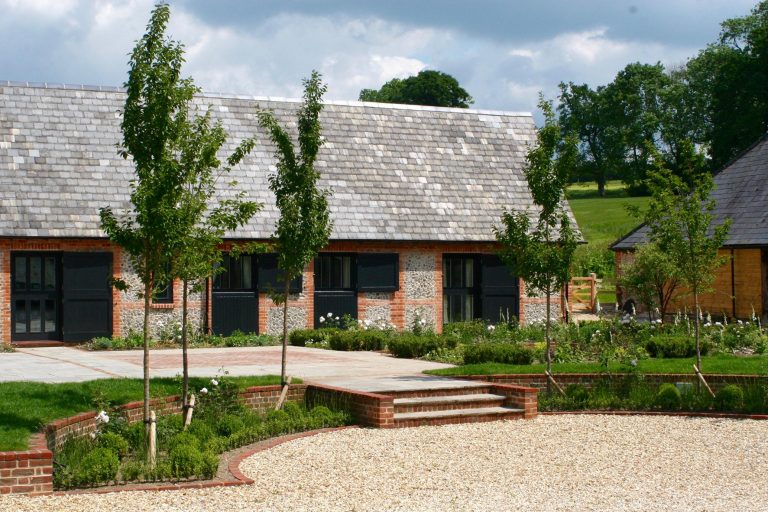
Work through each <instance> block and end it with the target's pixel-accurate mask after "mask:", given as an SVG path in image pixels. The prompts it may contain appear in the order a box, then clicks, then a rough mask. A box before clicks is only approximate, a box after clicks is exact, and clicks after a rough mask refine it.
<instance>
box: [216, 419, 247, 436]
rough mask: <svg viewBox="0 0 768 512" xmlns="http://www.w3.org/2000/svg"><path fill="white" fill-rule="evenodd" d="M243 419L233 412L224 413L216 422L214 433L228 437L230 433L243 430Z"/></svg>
mask: <svg viewBox="0 0 768 512" xmlns="http://www.w3.org/2000/svg"><path fill="white" fill-rule="evenodd" d="M244 426H245V425H244V424H243V420H242V419H240V417H239V416H235V415H234V414H225V415H224V416H222V417H221V419H220V420H219V422H218V423H217V424H216V433H217V434H218V435H220V436H223V437H229V436H231V435H232V434H234V433H236V432H239V431H241V430H243V427H244Z"/></svg>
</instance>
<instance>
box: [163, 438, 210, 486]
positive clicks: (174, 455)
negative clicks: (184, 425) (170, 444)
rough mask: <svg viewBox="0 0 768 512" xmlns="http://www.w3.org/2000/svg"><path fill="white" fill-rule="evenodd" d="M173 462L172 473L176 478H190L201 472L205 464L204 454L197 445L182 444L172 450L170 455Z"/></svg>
mask: <svg viewBox="0 0 768 512" xmlns="http://www.w3.org/2000/svg"><path fill="white" fill-rule="evenodd" d="M168 461H169V462H170V464H171V475H172V476H174V477H176V478H189V477H190V476H194V475H197V474H198V473H200V468H201V467H202V465H203V454H202V453H200V450H198V449H197V448H196V447H194V446H191V445H184V444H180V445H177V446H176V447H174V448H173V450H171V453H170V455H169V456H168Z"/></svg>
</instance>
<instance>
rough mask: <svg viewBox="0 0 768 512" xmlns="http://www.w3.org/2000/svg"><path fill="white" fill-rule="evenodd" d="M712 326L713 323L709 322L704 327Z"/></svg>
mask: <svg viewBox="0 0 768 512" xmlns="http://www.w3.org/2000/svg"><path fill="white" fill-rule="evenodd" d="M711 325H712V324H711V323H709V322H707V323H705V324H704V327H709V326H711Z"/></svg>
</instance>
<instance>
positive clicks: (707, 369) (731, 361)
mask: <svg viewBox="0 0 768 512" xmlns="http://www.w3.org/2000/svg"><path fill="white" fill-rule="evenodd" d="M695 362H696V358H695V357H690V358H684V359H641V360H640V361H638V364H637V369H638V370H639V371H640V372H643V373H693V364H694V363H695ZM701 365H702V367H703V371H704V373H705V374H707V373H724V374H730V375H768V355H761V356H749V357H742V356H732V355H726V354H720V355H715V356H705V357H703V358H702V363H701ZM546 367H547V366H546V365H545V364H526V365H512V364H498V363H483V364H468V365H464V366H456V367H453V368H443V369H440V370H427V371H425V372H424V373H428V374H431V375H494V374H512V373H544V370H545V369H546ZM604 370H605V369H604V367H602V366H601V365H600V364H599V363H555V364H553V365H552V373H600V372H602V371H604ZM609 370H610V371H612V372H626V371H629V367H628V366H627V365H622V364H619V363H611V364H610V365H609Z"/></svg>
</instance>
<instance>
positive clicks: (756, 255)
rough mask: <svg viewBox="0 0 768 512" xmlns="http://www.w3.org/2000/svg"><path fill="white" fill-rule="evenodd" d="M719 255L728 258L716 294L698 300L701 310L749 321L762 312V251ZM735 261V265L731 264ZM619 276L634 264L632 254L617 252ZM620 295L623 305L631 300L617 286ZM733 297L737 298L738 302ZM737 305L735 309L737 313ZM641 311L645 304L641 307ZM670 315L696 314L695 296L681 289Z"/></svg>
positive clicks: (717, 277) (725, 251)
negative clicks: (622, 266) (694, 307)
mask: <svg viewBox="0 0 768 512" xmlns="http://www.w3.org/2000/svg"><path fill="white" fill-rule="evenodd" d="M718 256H720V257H722V258H725V259H726V262H725V264H724V265H722V266H721V267H719V268H718V269H717V270H716V272H715V282H714V283H713V291H712V292H709V293H703V294H701V296H700V297H699V304H700V306H701V309H702V311H703V312H704V313H705V314H706V313H711V314H712V315H713V316H721V315H723V314H726V315H728V316H729V317H737V318H750V317H751V316H752V312H753V311H754V312H755V313H757V314H758V315H761V314H762V313H763V293H764V290H763V284H762V283H763V282H764V280H765V276H763V266H762V259H761V249H734V250H733V251H731V250H730V249H720V250H719V251H718ZM731 258H733V265H731ZM615 261H616V269H617V275H620V273H621V265H622V264H628V263H630V262H631V261H632V253H631V252H616V253H615ZM617 295H618V297H619V300H620V301H621V302H624V301H626V300H628V299H629V298H630V296H629V294H628V293H626V292H625V291H623V290H621V289H620V288H619V287H617ZM733 297H735V298H736V300H735V303H734V300H733ZM734 306H735V310H734ZM638 308H639V309H642V305H641V304H638ZM668 310H669V313H674V312H676V311H683V310H688V311H689V312H692V311H693V297H692V296H691V295H690V294H688V293H687V291H686V290H685V289H680V290H679V291H678V292H677V294H676V295H675V297H674V298H673V299H672V301H671V302H670V306H669V308H668Z"/></svg>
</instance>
